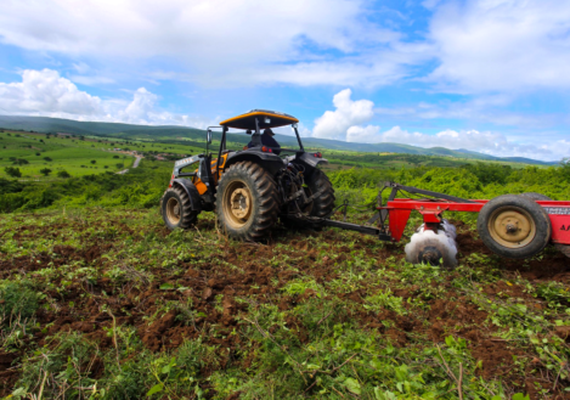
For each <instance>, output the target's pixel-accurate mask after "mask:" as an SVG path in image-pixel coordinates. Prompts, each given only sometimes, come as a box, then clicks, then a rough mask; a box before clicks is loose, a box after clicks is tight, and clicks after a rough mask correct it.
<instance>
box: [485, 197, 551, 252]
mask: <svg viewBox="0 0 570 400" xmlns="http://www.w3.org/2000/svg"><path fill="white" fill-rule="evenodd" d="M477 231H478V232H479V236H481V239H482V240H483V243H485V245H486V246H487V247H488V248H489V249H491V250H492V251H493V252H494V253H496V254H498V255H500V256H503V257H508V258H528V257H532V256H534V255H535V254H537V253H539V252H540V251H542V250H543V249H544V247H546V245H547V244H548V242H549V241H550V236H551V234H552V227H551V224H550V218H549V217H548V214H546V211H545V210H544V208H542V207H541V206H539V205H538V204H537V203H535V202H534V201H533V200H532V199H530V198H529V197H526V196H517V195H511V194H507V195H504V196H499V197H495V198H494V199H492V200H490V201H489V202H488V203H487V204H485V205H484V206H483V208H482V209H481V211H480V212H479V216H478V218H477Z"/></svg>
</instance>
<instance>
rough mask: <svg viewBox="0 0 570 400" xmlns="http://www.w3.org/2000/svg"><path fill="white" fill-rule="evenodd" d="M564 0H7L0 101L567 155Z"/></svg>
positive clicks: (85, 112) (0, 32) (131, 118)
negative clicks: (245, 119)
mask: <svg viewBox="0 0 570 400" xmlns="http://www.w3.org/2000/svg"><path fill="white" fill-rule="evenodd" d="M569 70H570V1H568V0H478V1H477V0H425V1H411V0H410V1H405V0H400V1H396V0H385V1H360V0H287V1H275V0H191V1H188V0H162V1H160V2H157V1H151V0H112V1H111V0H41V1H39V0H33V1H32V0H0V114H4V115H33V116H39V115H41V116H51V117H59V118H69V119H76V120H89V121H110V122H111V121H112V122H126V123H135V124H152V125H183V126H190V127H197V128H205V127H206V126H209V125H216V124H218V123H219V122H220V121H222V120H224V119H227V118H230V117H233V116H236V115H238V114H242V113H244V112H247V111H248V110H250V109H254V108H264V109H271V110H278V111H282V112H286V113H288V114H292V115H294V116H296V117H297V118H299V120H300V121H301V123H300V131H301V133H302V135H303V136H312V137H318V138H329V139H336V140H343V141H350V142H359V143H379V142H392V143H404V144H409V145H414V146H420V147H433V146H442V147H447V148H451V149H467V150H471V151H478V152H482V153H486V154H492V155H496V156H524V157H530V158H534V159H540V160H549V161H559V160H561V159H562V158H565V157H570V129H569V128H570V73H569V72H568V71H569Z"/></svg>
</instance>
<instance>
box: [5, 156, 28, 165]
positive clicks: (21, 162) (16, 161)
mask: <svg viewBox="0 0 570 400" xmlns="http://www.w3.org/2000/svg"><path fill="white" fill-rule="evenodd" d="M10 158H12V157H10ZM29 163H30V162H29V161H28V160H26V159H24V158H16V159H14V162H13V163H12V164H15V165H25V164H29Z"/></svg>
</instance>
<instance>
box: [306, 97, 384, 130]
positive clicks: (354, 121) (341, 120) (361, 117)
mask: <svg viewBox="0 0 570 400" xmlns="http://www.w3.org/2000/svg"><path fill="white" fill-rule="evenodd" d="M351 95H352V91H351V90H350V89H344V90H342V91H340V92H338V93H337V94H335V95H334V97H333V104H334V106H335V107H336V110H335V111H325V113H324V114H323V115H322V116H321V117H319V118H317V119H316V120H315V128H314V129H313V136H314V137H318V138H327V139H336V140H347V132H348V130H349V129H350V128H353V132H354V129H359V128H357V127H358V125H360V124H362V123H364V122H367V121H370V119H372V117H373V116H374V111H373V108H374V103H373V102H371V101H370V100H357V101H354V100H352V99H351V98H350V97H351Z"/></svg>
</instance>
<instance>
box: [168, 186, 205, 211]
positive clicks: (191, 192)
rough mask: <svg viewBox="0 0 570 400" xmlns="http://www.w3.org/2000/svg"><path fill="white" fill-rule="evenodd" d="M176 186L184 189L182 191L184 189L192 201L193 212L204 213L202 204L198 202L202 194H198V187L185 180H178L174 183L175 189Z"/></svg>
mask: <svg viewBox="0 0 570 400" xmlns="http://www.w3.org/2000/svg"><path fill="white" fill-rule="evenodd" d="M176 185H178V186H180V187H182V189H184V191H185V192H186V194H187V195H188V198H189V199H190V204H191V205H192V210H194V211H198V212H200V211H202V204H201V203H200V202H199V201H196V199H199V198H200V193H199V192H198V189H196V186H194V184H193V183H192V181H190V180H188V179H184V178H177V179H174V180H173V181H172V186H173V187H174V186H176Z"/></svg>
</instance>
